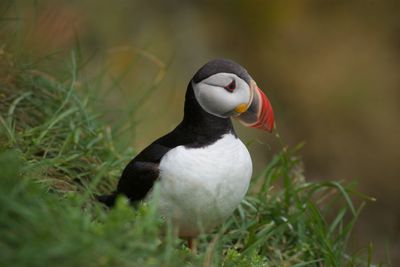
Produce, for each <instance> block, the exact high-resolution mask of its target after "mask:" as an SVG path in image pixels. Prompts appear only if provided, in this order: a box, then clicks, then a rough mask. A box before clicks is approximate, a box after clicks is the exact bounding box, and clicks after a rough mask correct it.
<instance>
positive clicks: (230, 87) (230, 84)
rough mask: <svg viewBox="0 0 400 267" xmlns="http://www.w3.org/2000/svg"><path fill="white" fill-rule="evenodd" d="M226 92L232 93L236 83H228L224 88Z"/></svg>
mask: <svg viewBox="0 0 400 267" xmlns="http://www.w3.org/2000/svg"><path fill="white" fill-rule="evenodd" d="M224 88H225V89H226V90H228V91H229V92H231V93H232V92H233V90H235V88H236V81H235V80H233V81H232V82H230V83H229V84H228V85H227V86H225V87H224Z"/></svg>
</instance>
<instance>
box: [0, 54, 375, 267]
mask: <svg viewBox="0 0 400 267" xmlns="http://www.w3.org/2000/svg"><path fill="white" fill-rule="evenodd" d="M66 61H67V60H66ZM70 61H71V62H69V63H70V65H71V67H70V69H71V71H70V74H69V75H68V77H67V78H66V79H65V78H63V77H54V76H53V77H52V76H50V75H49V74H45V73H42V72H40V71H39V70H37V69H35V68H34V67H33V66H29V65H20V64H16V62H15V61H14V59H13V58H12V55H10V54H7V52H6V53H5V54H3V56H2V57H1V63H0V67H1V70H0V71H1V73H0V151H1V154H0V266H85V267H87V266H183V265H188V266H366V265H369V263H370V258H371V257H370V254H371V253H370V251H369V250H368V249H366V250H364V251H361V252H360V253H357V255H349V254H348V253H347V252H348V250H347V247H346V246H347V241H348V240H349V238H350V235H351V229H352V227H353V225H354V223H355V221H356V219H357V216H358V214H359V212H360V210H361V208H362V205H361V206H360V207H354V206H353V203H352V201H351V199H350V192H353V191H352V189H351V188H348V187H344V186H343V185H342V184H341V183H338V182H307V181H306V179H305V178H304V177H303V175H302V164H301V161H300V160H299V158H298V157H297V156H296V153H297V152H296V149H294V150H288V149H286V148H283V150H282V152H281V153H279V154H278V155H276V156H275V157H274V158H273V160H272V162H271V163H270V164H269V165H268V166H267V167H266V168H265V171H264V172H263V173H262V174H261V175H260V176H259V177H254V179H253V183H252V188H251V190H250V192H251V193H249V194H248V196H247V198H246V199H245V200H244V201H243V202H242V204H241V206H240V207H239V208H238V209H237V210H236V212H235V214H234V216H232V217H231V218H230V219H229V220H228V221H227V222H226V223H225V224H224V225H223V226H222V227H220V228H219V229H217V230H216V231H215V233H213V234H209V235H204V236H202V237H201V238H200V241H199V253H198V254H197V255H193V254H192V253H190V252H189V251H188V250H187V248H186V247H185V245H184V244H183V243H182V241H180V240H179V239H178V238H176V237H174V236H173V235H172V234H166V235H162V234H161V228H163V227H166V228H167V229H169V227H168V225H166V226H165V225H163V222H161V221H160V220H159V219H158V217H157V215H156V214H155V212H154V208H153V207H152V206H151V205H142V206H141V207H139V208H138V209H136V210H135V209H132V208H131V207H129V206H128V205H127V204H126V201H125V200H124V199H122V198H121V199H120V201H119V202H118V205H117V207H116V208H115V209H112V210H110V211H109V210H105V209H104V208H103V207H102V206H101V205H99V204H98V203H96V201H94V200H93V194H94V193H99V192H107V191H111V189H112V188H113V186H114V185H115V183H116V180H117V178H118V175H119V173H120V171H121V169H122V168H123V166H124V164H126V163H127V162H128V161H129V160H130V159H131V158H132V157H133V153H132V152H129V150H128V151H118V150H117V149H116V148H115V147H116V146H115V144H114V139H113V137H112V134H111V133H112V130H111V129H110V128H109V127H106V126H104V125H103V124H102V123H101V121H100V120H99V119H98V118H97V117H96V116H95V113H94V112H93V111H91V110H90V102H91V101H90V89H89V88H86V86H85V85H84V84H81V83H78V82H77V77H78V74H77V72H76V69H77V68H76V63H75V58H74V57H73V56H72V59H71V60H70ZM22 66H23V67H22ZM275 185H280V186H279V187H278V188H279V189H274V188H275V187H276V186H275ZM328 218H329V219H328ZM167 233H170V231H167Z"/></svg>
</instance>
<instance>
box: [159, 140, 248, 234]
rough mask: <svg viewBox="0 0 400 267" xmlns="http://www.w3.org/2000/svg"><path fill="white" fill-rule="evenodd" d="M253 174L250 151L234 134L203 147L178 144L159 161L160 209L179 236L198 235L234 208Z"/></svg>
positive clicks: (221, 220) (223, 218)
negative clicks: (187, 146) (177, 228)
mask: <svg viewBox="0 0 400 267" xmlns="http://www.w3.org/2000/svg"><path fill="white" fill-rule="evenodd" d="M251 174H252V162H251V158H250V154H249V152H248V151H247V148H246V147H245V145H244V144H243V143H242V142H241V141H240V140H239V139H238V138H235V137H234V136H233V135H232V134H226V135H224V136H223V138H222V139H220V140H218V141H217V142H215V143H214V144H212V145H209V146H207V147H204V148H185V147H184V146H178V147H176V148H174V149H172V150H170V151H169V152H168V153H167V154H165V156H164V157H163V158H162V160H161V162H160V179H159V199H158V201H157V202H158V205H159V206H158V208H159V211H160V213H161V214H162V215H163V216H165V217H167V218H169V219H171V220H172V223H173V224H174V225H175V226H178V227H179V234H180V236H196V235H198V234H199V233H201V232H204V231H207V230H210V229H211V228H213V227H214V226H216V225H218V224H220V223H222V222H223V221H224V220H225V219H226V218H227V217H228V216H229V215H230V214H231V213H232V212H233V210H234V209H235V208H236V207H237V206H238V204H239V203H240V201H241V200H242V199H243V197H244V196H245V194H246V192H247V189H248V187H249V183H250V178H251Z"/></svg>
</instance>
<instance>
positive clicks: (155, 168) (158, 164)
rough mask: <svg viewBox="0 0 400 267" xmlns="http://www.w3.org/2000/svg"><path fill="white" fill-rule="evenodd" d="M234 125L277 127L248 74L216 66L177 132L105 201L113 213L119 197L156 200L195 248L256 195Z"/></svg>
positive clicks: (126, 174) (201, 79)
mask: <svg viewBox="0 0 400 267" xmlns="http://www.w3.org/2000/svg"><path fill="white" fill-rule="evenodd" d="M231 118H234V119H236V120H238V121H239V122H241V123H242V124H243V125H245V126H247V127H252V128H257V129H261V130H264V131H268V132H272V130H273V129H274V127H275V122H274V112H273V110H272V106H271V103H270V101H269V99H268V98H267V96H266V95H265V94H264V92H263V91H262V90H261V89H260V88H259V87H258V86H257V84H256V82H255V81H254V80H253V79H252V77H251V76H250V75H249V73H248V72H247V70H246V69H245V68H244V67H242V66H241V65H239V64H238V63H236V62H234V61H231V60H228V59H214V60H211V61H209V62H207V63H206V64H205V65H204V66H202V67H201V68H200V69H199V70H198V71H197V72H196V73H195V75H194V76H193V78H192V79H191V80H190V82H189V84H188V86H187V90H186V95H185V103H184V116H183V119H182V121H181V122H180V123H179V124H178V126H176V128H175V129H173V130H172V131H171V132H169V133H168V134H166V135H164V136H162V137H160V138H158V139H157V140H155V141H154V142H153V143H151V144H150V145H149V146H147V147H146V148H145V149H143V151H141V152H140V153H139V154H138V155H137V156H136V157H135V158H134V159H132V160H131V161H130V162H129V163H128V165H127V166H126V167H125V169H124V170H123V172H122V175H121V178H120V179H119V182H118V185H117V188H116V190H115V191H114V192H113V193H111V194H110V195H103V196H98V197H97V198H98V200H99V201H100V202H103V203H104V204H105V205H107V206H110V207H112V206H113V205H114V203H115V200H116V198H117V196H118V195H124V196H125V197H127V198H128V199H129V201H130V203H137V202H140V201H150V200H152V199H156V201H157V204H156V205H157V212H159V214H160V215H161V217H162V218H165V219H168V220H170V222H171V223H172V225H173V227H174V228H176V229H177V231H178V235H179V237H181V238H185V239H187V240H188V245H189V248H190V249H192V246H193V240H194V238H196V237H197V236H198V235H199V234H201V233H205V232H209V231H210V230H212V229H213V228H215V227H216V226H218V225H220V224H221V223H223V222H224V221H225V220H226V219H227V218H228V217H229V216H230V215H231V214H232V213H233V211H234V210H235V209H236V207H237V206H238V205H239V204H240V202H241V201H242V200H243V198H244V196H245V194H246V192H247V190H248V188H249V184H250V180H251V176H252V169H253V168H252V160H251V157H250V154H249V151H248V150H247V148H246V146H245V145H244V144H243V143H242V141H241V140H240V139H239V137H238V136H237V134H236V132H235V129H234V127H233V125H232V121H231ZM156 184H158V190H157V197H154V187H155V185H156Z"/></svg>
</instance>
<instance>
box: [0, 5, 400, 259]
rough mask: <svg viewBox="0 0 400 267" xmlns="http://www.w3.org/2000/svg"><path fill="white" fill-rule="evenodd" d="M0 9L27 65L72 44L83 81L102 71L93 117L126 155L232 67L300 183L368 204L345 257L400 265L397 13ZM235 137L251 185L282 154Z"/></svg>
mask: <svg viewBox="0 0 400 267" xmlns="http://www.w3.org/2000/svg"><path fill="white" fill-rule="evenodd" d="M0 6H1V9H2V11H4V12H6V14H7V15H6V17H8V18H15V17H18V18H20V19H21V20H17V21H18V22H17V23H18V24H19V25H20V26H22V28H23V29H24V30H23V34H21V37H20V38H21V39H22V41H23V44H24V45H23V47H22V48H21V51H22V52H23V53H25V54H29V55H31V56H35V57H41V56H46V55H48V54H49V53H52V52H61V53H65V54H66V55H68V52H69V51H70V50H71V49H73V48H76V47H77V43H79V47H80V49H81V54H82V55H83V58H84V59H85V58H86V59H88V58H89V59H90V60H89V61H88V63H87V64H86V65H85V68H84V70H83V72H84V73H85V75H87V76H90V77H94V76H95V75H97V74H99V73H102V72H104V73H106V77H107V79H106V81H105V82H103V83H101V86H99V87H98V88H97V87H96V85H95V84H94V85H92V87H93V88H95V89H96V90H101V92H102V93H101V94H100V93H99V95H100V96H101V97H99V103H100V104H99V107H101V108H103V110H105V111H106V112H107V114H108V115H107V118H106V119H108V120H109V121H110V123H111V122H112V121H114V120H115V119H117V118H118V119H120V120H121V119H122V120H125V121H126V125H122V126H123V128H122V129H125V135H124V136H125V137H127V138H129V144H130V145H131V146H133V147H134V148H135V149H136V150H140V149H141V148H143V147H144V146H145V145H147V144H148V143H149V142H150V141H152V140H154V139H155V138H157V137H158V136H160V135H162V134H164V133H165V132H167V131H169V130H170V129H172V128H173V127H174V126H175V125H176V124H177V122H178V120H179V119H180V118H181V116H182V107H183V99H184V92H185V90H186V85H187V83H188V81H189V80H190V78H191V76H192V75H193V73H194V72H195V71H196V70H197V69H198V68H199V67H200V66H201V65H202V64H204V63H205V62H206V61H207V60H209V59H212V58H215V57H226V58H231V59H233V60H235V61H237V62H239V63H241V64H242V65H243V66H245V67H246V68H247V69H248V71H249V72H250V74H251V75H252V76H253V78H254V79H255V80H256V81H257V83H258V85H259V86H260V88H263V89H264V91H265V92H266V93H267V95H268V96H269V98H270V100H271V102H272V104H273V106H274V109H275V113H276V120H277V125H278V129H279V132H280V135H281V136H282V137H283V140H284V141H285V142H286V143H287V144H288V145H289V146H294V145H296V144H297V143H299V142H302V141H304V142H305V143H306V145H305V147H304V148H303V150H302V152H301V153H302V156H303V158H304V161H305V166H306V175H307V177H308V179H312V180H316V179H326V180H328V179H335V180H342V179H343V180H348V181H356V182H357V183H358V187H357V188H358V189H359V190H360V191H362V192H365V193H366V194H368V195H370V196H373V197H376V198H377V201H376V202H374V203H368V205H367V207H366V209H365V210H364V211H363V213H362V217H361V219H360V221H359V222H358V224H357V226H356V229H355V238H354V240H352V245H353V246H354V248H359V247H360V246H361V245H365V244H368V242H369V241H372V242H373V244H374V250H375V252H374V254H375V255H374V256H375V259H385V258H386V254H387V253H389V255H390V258H391V261H392V264H393V266H398V265H399V264H400V208H399V203H400V194H399V191H400V190H399V189H400V188H399V187H400V177H399V172H400V138H399V134H400V119H399V117H400V72H399V71H400V15H399V14H400V1H398V0H386V1H378V0H376V1H372V0H370V1H367V0H364V1H361V0H360V1H344V0H338V1H319V0H305V1H236V0H231V1H228V0H225V1H211V0H209V1H177V0H173V1H145V0H141V1H127V0H115V1H107V0H97V1H88V0H87V1H67V0H62V1H50V0H41V1H28V0H26V1H6V0H2V2H1V4H0ZM7 23H9V22H7ZM78 40H79V42H78ZM0 47H1V44H0ZM3 49H7V48H6V47H3ZM65 58H68V57H64V59H65ZM59 63H61V65H63V64H65V61H61V62H59ZM112 81H114V82H112ZM112 85H117V86H113V89H112V90H111V89H110V88H111V87H112ZM107 90H110V91H107ZM137 107H138V108H137ZM237 130H238V132H239V134H240V135H241V136H242V137H243V138H242V139H244V140H245V141H252V140H256V142H252V144H251V146H250V149H251V153H252V155H253V159H254V161H255V173H257V172H259V171H260V170H261V169H262V168H263V167H264V166H266V164H267V163H268V160H269V159H270V158H271V156H272V155H273V153H274V152H276V151H278V150H279V149H280V145H279V143H278V141H277V140H276V138H275V137H274V136H273V135H267V134H265V133H262V132H258V131H255V130H251V129H244V128H243V127H240V126H238V127H237Z"/></svg>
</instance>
